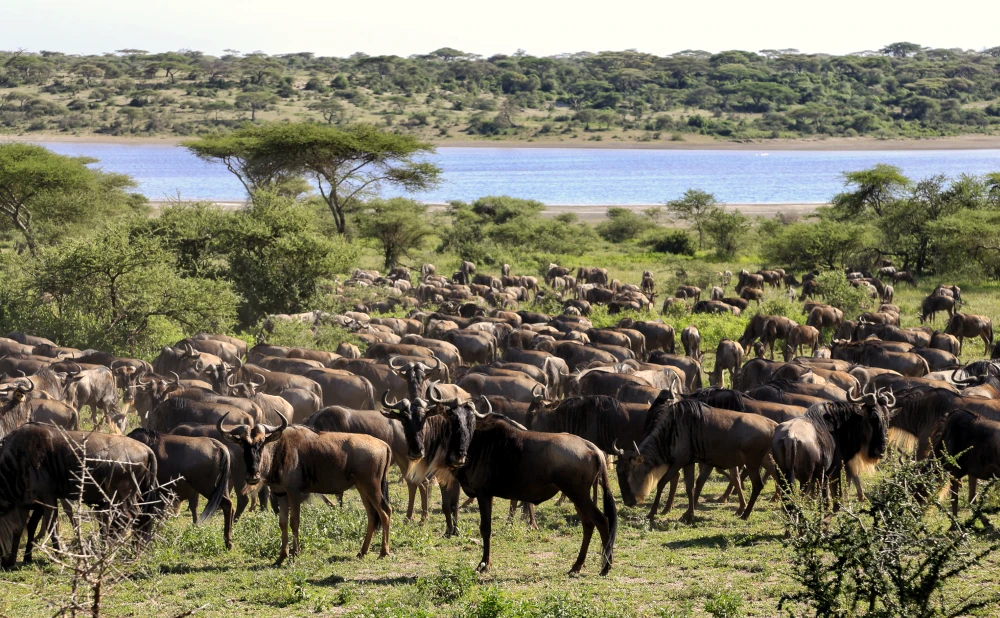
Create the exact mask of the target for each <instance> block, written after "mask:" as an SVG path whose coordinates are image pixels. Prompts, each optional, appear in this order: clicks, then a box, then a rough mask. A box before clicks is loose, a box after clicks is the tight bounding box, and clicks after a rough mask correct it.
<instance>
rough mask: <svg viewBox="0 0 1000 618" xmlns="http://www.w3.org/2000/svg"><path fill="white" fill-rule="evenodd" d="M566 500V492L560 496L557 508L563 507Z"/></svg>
mask: <svg viewBox="0 0 1000 618" xmlns="http://www.w3.org/2000/svg"><path fill="white" fill-rule="evenodd" d="M565 500H566V492H565V491H564V492H562V493H560V494H559V499H558V500H556V506H562V503H563V502H564V501H565Z"/></svg>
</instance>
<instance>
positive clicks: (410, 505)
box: [406, 481, 427, 521]
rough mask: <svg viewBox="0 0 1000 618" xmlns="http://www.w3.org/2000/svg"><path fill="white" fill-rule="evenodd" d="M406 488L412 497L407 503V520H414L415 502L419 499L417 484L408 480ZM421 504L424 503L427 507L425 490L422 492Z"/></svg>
mask: <svg viewBox="0 0 1000 618" xmlns="http://www.w3.org/2000/svg"><path fill="white" fill-rule="evenodd" d="M406 490H407V491H408V492H409V494H410V497H409V500H408V501H407V503H406V521H413V503H414V502H416V500H417V484H416V483H411V482H410V481H406ZM420 500H421V504H423V506H424V508H425V509H426V503H427V493H426V492H424V491H421V492H420Z"/></svg>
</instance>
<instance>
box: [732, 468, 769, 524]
mask: <svg viewBox="0 0 1000 618" xmlns="http://www.w3.org/2000/svg"><path fill="white" fill-rule="evenodd" d="M747 470H748V471H749V472H750V487H751V489H750V501H749V502H748V503H747V505H746V508H743V509H741V510H739V511H736V514H737V515H739V516H740V517H742V518H743V519H749V518H750V513H753V507H754V505H755V504H757V498H758V497H760V492H761V490H762V489H764V481H763V480H762V479H761V478H760V466H755V465H752V464H751V465H749V466H747Z"/></svg>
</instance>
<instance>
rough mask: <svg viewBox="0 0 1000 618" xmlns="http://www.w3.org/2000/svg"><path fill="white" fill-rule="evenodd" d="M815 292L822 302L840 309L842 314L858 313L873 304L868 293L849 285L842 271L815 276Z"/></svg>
mask: <svg viewBox="0 0 1000 618" xmlns="http://www.w3.org/2000/svg"><path fill="white" fill-rule="evenodd" d="M816 293H817V294H818V295H819V296H820V297H821V298H822V299H823V302H825V303H826V304H828V305H830V306H833V307H836V308H837V309H840V310H841V311H843V312H844V315H858V314H860V313H863V312H865V311H867V310H868V309H870V308H871V307H872V304H873V301H872V299H871V297H870V296H868V293H867V292H865V291H864V290H862V289H861V288H856V287H854V286H853V285H851V284H850V283H849V282H848V281H847V275H845V274H844V273H843V272H842V271H833V272H825V273H822V274H821V275H820V276H818V277H816Z"/></svg>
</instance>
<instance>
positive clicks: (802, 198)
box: [43, 142, 1000, 205]
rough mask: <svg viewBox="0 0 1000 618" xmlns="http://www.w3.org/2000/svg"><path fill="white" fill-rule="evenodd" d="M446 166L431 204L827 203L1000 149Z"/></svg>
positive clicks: (193, 178) (149, 158)
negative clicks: (854, 176) (883, 174)
mask: <svg viewBox="0 0 1000 618" xmlns="http://www.w3.org/2000/svg"><path fill="white" fill-rule="evenodd" d="M43 145H45V146H46V147H48V148H51V149H52V150H54V151H55V152H59V153H62V154H68V155H87V156H91V157H94V158H96V159H99V160H100V163H98V165H99V166H100V167H101V168H103V169H105V170H107V171H113V172H122V173H126V174H130V175H131V176H132V177H134V178H135V179H136V180H137V181H138V182H139V190H140V191H141V192H142V193H143V194H144V195H146V196H147V197H149V198H150V199H154V200H156V199H166V198H176V197H177V196H178V195H179V196H180V197H181V198H183V199H208V200H218V201H227V200H240V199H243V197H244V191H243V186H242V185H241V184H240V183H239V182H238V181H237V180H236V179H235V177H233V176H232V174H230V173H229V172H228V171H227V170H226V168H225V167H224V166H222V165H220V164H211V163H206V162H204V161H201V160H200V159H198V158H197V157H195V156H193V155H191V154H190V153H189V152H188V151H187V150H186V149H184V148H181V147H179V146H169V145H159V144H105V143H84V142H49V143H43ZM431 160H433V161H434V162H435V163H437V164H438V165H440V166H441V168H442V169H443V170H444V182H443V183H442V184H441V186H440V187H439V188H437V189H435V190H434V191H430V192H427V193H421V194H416V195H413V197H416V198H418V199H421V200H424V201H428V202H447V201H449V200H474V199H476V198H478V197H481V196H484V195H512V196H515V197H524V198H532V199H537V200H540V201H542V202H544V203H546V204H580V205H605V204H606V205H614V204H622V205H627V204H655V203H660V202H663V201H665V200H668V199H673V198H676V197H678V196H680V195H681V194H682V193H683V192H684V191H685V190H687V189H689V188H699V189H704V190H706V191H709V192H711V193H714V194H715V195H716V197H718V198H719V199H720V200H722V201H724V202H728V203H732V204H783V203H799V204H806V203H824V202H827V201H828V200H829V199H830V198H831V197H832V196H833V195H834V194H835V193H837V192H838V191H840V190H841V189H842V188H843V178H842V175H841V174H842V173H843V172H845V171H851V170H860V169H864V168H867V167H871V166H873V165H875V164H876V163H890V164H893V165H897V166H899V167H900V168H902V169H903V172H904V173H905V174H906V175H908V176H909V177H911V178H915V179H919V178H924V177H927V176H931V175H934V174H946V175H949V176H957V175H958V174H961V173H970V174H982V173H985V172H995V171H1000V150H913V151H822V152H816V151H812V152H810V151H770V152H769V151H766V150H761V151H757V152H755V151H729V150H624V149H623V150H613V149H603V148H602V149H596V148H595V149H584V148H439V149H438V153H437V155H435V156H433V157H431Z"/></svg>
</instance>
